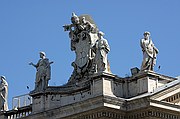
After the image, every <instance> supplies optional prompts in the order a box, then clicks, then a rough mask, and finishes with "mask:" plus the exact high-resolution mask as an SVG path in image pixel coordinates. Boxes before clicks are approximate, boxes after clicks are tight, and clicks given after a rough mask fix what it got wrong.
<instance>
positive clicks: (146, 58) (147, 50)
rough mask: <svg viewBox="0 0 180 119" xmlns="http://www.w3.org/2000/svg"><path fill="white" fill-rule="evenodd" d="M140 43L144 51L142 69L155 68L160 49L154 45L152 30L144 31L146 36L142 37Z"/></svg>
mask: <svg viewBox="0 0 180 119" xmlns="http://www.w3.org/2000/svg"><path fill="white" fill-rule="evenodd" d="M140 45H141V48H142V51H143V61H142V65H141V71H144V70H151V71H153V70H154V66H155V64H156V57H157V54H158V52H159V51H158V49H157V48H156V47H155V46H154V44H153V42H152V39H150V32H144V38H143V39H141V41H140Z"/></svg>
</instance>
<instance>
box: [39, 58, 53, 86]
mask: <svg viewBox="0 0 180 119" xmlns="http://www.w3.org/2000/svg"><path fill="white" fill-rule="evenodd" d="M36 68H37V72H36V88H46V87H47V85H48V80H49V79H50V77H51V67H50V64H49V59H47V58H45V59H40V60H39V61H38V63H37V65H36Z"/></svg>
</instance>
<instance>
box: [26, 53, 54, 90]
mask: <svg viewBox="0 0 180 119" xmlns="http://www.w3.org/2000/svg"><path fill="white" fill-rule="evenodd" d="M40 58H41V59H40V60H39V61H38V63H37V64H33V63H32V62H31V63H29V65H32V66H34V67H35V68H36V69H37V72H36V82H35V90H45V89H46V88H47V86H48V81H49V80H50V78H51V66H50V64H52V63H53V62H49V59H48V58H46V54H45V52H40Z"/></svg>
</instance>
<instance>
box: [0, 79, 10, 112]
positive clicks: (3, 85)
mask: <svg viewBox="0 0 180 119" xmlns="http://www.w3.org/2000/svg"><path fill="white" fill-rule="evenodd" d="M0 79H1V82H0V110H1V111H7V110H8V102H7V97H8V83H7V82H6V78H5V76H1V78H0Z"/></svg>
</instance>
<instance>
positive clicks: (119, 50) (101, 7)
mask: <svg viewBox="0 0 180 119" xmlns="http://www.w3.org/2000/svg"><path fill="white" fill-rule="evenodd" d="M179 5H180V1H179V0H86V1H85V0H84V1H80V0H79V1H78V0H74V1H70V0H69V1H68V0H0V44H1V46H0V55H1V60H0V75H4V76H6V77H7V81H8V83H9V99H8V100H9V103H10V107H11V101H12V97H14V96H18V95H22V94H25V93H28V92H29V90H27V89H26V86H29V87H30V90H33V89H34V81H35V72H36V70H35V68H33V67H32V66H29V65H28V63H29V62H31V61H32V62H34V63H37V61H38V59H39V51H44V52H46V54H47V57H48V58H49V59H50V60H51V61H54V64H52V78H51V80H50V82H49V85H56V86H59V85H62V84H65V83H66V82H67V80H68V79H69V77H70V76H71V73H72V70H73V68H72V67H71V62H73V61H74V59H75V53H74V52H72V51H71V50H70V39H69V37H68V33H67V32H64V31H63V28H62V26H63V25H64V24H70V23H71V22H70V18H71V13H72V12H76V14H77V15H81V14H89V15H91V16H92V18H93V19H94V21H95V22H96V24H97V26H98V28H99V29H100V30H101V31H103V32H104V33H105V37H104V38H106V39H107V40H108V42H109V45H110V47H111V51H110V53H109V55H108V57H109V61H110V65H111V70H112V72H113V73H114V74H116V75H118V76H120V77H125V75H130V69H131V68H132V67H140V65H141V62H142V51H141V48H140V45H139V40H140V39H141V38H142V37H143V32H144V31H150V32H151V38H152V40H153V42H154V44H155V46H156V47H157V48H158V49H159V54H158V56H157V65H156V66H155V71H156V70H157V67H158V66H159V65H160V66H161V69H160V70H159V71H157V72H158V73H161V74H165V75H169V76H172V77H176V76H178V75H180V69H179V68H180V63H179V61H180V60H179V59H180V53H179V51H180V47H179V46H180V37H179V34H180V29H179V28H180V7H179Z"/></svg>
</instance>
